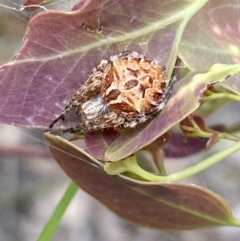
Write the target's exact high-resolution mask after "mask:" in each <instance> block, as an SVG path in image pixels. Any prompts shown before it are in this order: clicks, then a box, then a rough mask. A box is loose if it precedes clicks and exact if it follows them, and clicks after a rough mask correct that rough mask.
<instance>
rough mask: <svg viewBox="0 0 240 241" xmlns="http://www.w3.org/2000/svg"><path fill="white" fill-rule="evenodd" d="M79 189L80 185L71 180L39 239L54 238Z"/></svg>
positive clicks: (38, 240)
mask: <svg viewBox="0 0 240 241" xmlns="http://www.w3.org/2000/svg"><path fill="white" fill-rule="evenodd" d="M77 190H78V186H77V185H76V184H75V183H74V182H71V183H70V184H69V186H68V188H67V190H66V192H65V193H64V195H63V197H62V199H61V200H60V202H59V203H58V205H57V207H56V208H55V210H54V212H53V214H52V216H51V217H50V219H49V220H48V222H47V224H46V225H45V227H44V229H43V231H42V233H41V234H40V236H39V237H38V239H37V241H50V240H52V237H53V235H54V234H55V232H56V230H57V228H58V225H59V223H60V221H61V219H62V217H63V215H64V213H65V211H66V209H67V207H68V205H69V203H70V202H71V200H72V199H73V197H74V195H75V194H76V192H77Z"/></svg>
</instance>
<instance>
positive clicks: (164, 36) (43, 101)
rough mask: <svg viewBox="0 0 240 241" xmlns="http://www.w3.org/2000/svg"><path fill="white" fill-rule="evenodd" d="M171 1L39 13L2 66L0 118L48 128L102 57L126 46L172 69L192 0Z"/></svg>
mask: <svg viewBox="0 0 240 241" xmlns="http://www.w3.org/2000/svg"><path fill="white" fill-rule="evenodd" d="M170 2H171V1H169V0H165V1H161V2H156V1H155V0H144V1H137V0H131V1H127V2H126V1H114V2H113V1H110V0H101V1H97V0H92V1H84V4H83V5H81V8H80V9H79V10H78V11H74V12H60V11H46V12H42V13H39V14H37V15H36V16H34V17H33V18H32V19H31V20H30V22H29V26H28V29H27V32H26V36H25V42H24V44H23V46H22V48H21V49H20V51H19V53H18V54H17V55H16V57H15V59H14V61H12V62H9V63H8V64H6V65H4V66H1V67H0V80H1V85H0V92H1V96H0V121H1V122H3V123H7V124H14V125H21V126H27V127H43V128H47V127H48V126H49V124H50V123H51V121H52V120H53V119H54V118H55V117H56V115H58V114H59V113H60V112H61V111H62V109H63V108H64V107H65V105H66V103H67V102H68V100H69V99H70V97H71V96H72V95H73V93H74V92H75V91H76V90H77V89H79V88H80V87H81V86H82V85H83V83H84V82H85V81H86V80H87V78H88V76H89V75H90V74H91V72H92V69H93V68H94V67H95V66H96V65H97V64H98V62H99V61H100V60H101V59H102V58H103V57H108V56H109V55H114V54H116V53H119V52H121V51H123V50H126V49H130V50H135V51H138V52H140V53H143V54H146V56H147V57H148V58H150V59H155V60H158V61H159V63H160V64H163V65H166V67H167V70H168V75H169V73H170V72H171V70H172V68H173V65H174V59H173V57H174V56H176V48H177V46H175V45H174V41H176V39H175V38H176V33H177V31H178V27H179V25H180V24H181V21H182V20H183V19H184V17H185V16H186V14H187V13H189V12H188V11H187V9H188V7H189V3H187V2H186V1H183V0H181V1H178V2H177V3H175V4H169V3H170ZM197 2H198V1H197ZM190 5H191V4H190ZM192 5H196V6H197V7H198V5H199V3H198V5H197V4H196V3H192ZM200 5H201V4H200ZM196 6H195V9H197V7H196ZM198 8H199V7H198ZM142 9H144V11H141V10H142ZM195 11H196V10H195ZM181 12H182V14H180V13H181ZM140 13H141V14H140ZM173 13H176V18H172V14H173ZM99 28H101V31H100V32H98V30H99ZM181 34H182V32H179V35H181ZM178 37H179V36H178ZM170 57H171V58H170ZM78 121H79V120H78ZM67 123H68V121H66V122H65V123H63V122H62V123H60V124H62V125H64V126H67ZM73 124H74V123H73V120H71V125H73Z"/></svg>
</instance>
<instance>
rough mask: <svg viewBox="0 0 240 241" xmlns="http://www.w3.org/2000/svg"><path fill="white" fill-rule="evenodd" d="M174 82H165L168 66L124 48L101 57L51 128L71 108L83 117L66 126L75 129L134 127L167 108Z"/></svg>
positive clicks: (84, 130) (75, 131) (78, 131)
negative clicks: (74, 123) (119, 51)
mask: <svg viewBox="0 0 240 241" xmlns="http://www.w3.org/2000/svg"><path fill="white" fill-rule="evenodd" d="M172 85H173V82H172V81H170V82H169V83H168V84H167V82H166V79H165V67H163V66H160V65H158V64H157V63H156V62H155V61H150V60H149V59H147V58H146V57H144V56H143V55H141V54H139V53H137V52H133V51H124V52H122V53H120V54H118V55H114V56H111V57H110V58H109V59H102V60H101V62H100V63H99V64H98V66H97V67H96V68H94V69H93V73H92V74H91V75H90V77H89V78H88V79H87V81H86V82H85V84H84V85H83V86H82V87H81V88H80V89H79V90H78V91H77V92H76V93H75V94H74V95H73V96H72V98H71V99H70V101H69V103H68V105H67V106H66V107H65V109H64V111H63V112H62V113H61V115H60V116H58V117H57V118H56V119H55V120H54V121H53V122H52V123H51V125H50V128H52V127H53V125H54V124H55V123H56V122H57V121H59V120H60V119H62V120H63V119H64V117H65V116H66V114H67V113H69V112H70V111H77V113H78V114H79V115H80V117H81V123H80V124H78V125H76V126H74V127H72V128H69V129H67V130H66V131H69V132H72V133H83V132H88V131H94V130H99V129H104V128H110V127H113V128H117V127H120V128H131V127H135V126H136V125H137V124H139V123H143V122H145V121H146V120H148V119H150V118H152V117H153V116H154V115H156V114H157V113H158V112H159V111H160V110H162V109H163V108H164V106H165V105H166V102H167V100H168V98H169V97H170V94H171V90H172Z"/></svg>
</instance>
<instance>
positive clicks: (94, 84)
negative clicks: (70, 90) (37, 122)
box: [49, 71, 102, 129]
mask: <svg viewBox="0 0 240 241" xmlns="http://www.w3.org/2000/svg"><path fill="white" fill-rule="evenodd" d="M101 83H102V72H100V71H97V72H95V73H93V74H92V75H90V76H89V78H88V80H87V81H86V83H85V84H84V85H83V86H82V87H81V88H80V89H79V90H77V92H76V93H75V94H74V95H73V97H72V98H71V99H70V101H69V103H68V104H67V106H66V107H65V109H64V110H63V112H62V113H61V114H60V115H59V116H58V117H57V118H56V119H54V120H53V121H52V123H51V124H50V125H49V128H50V129H51V128H52V127H53V126H54V125H55V124H56V123H57V122H58V121H59V120H64V118H65V116H66V115H67V114H68V113H69V112H71V111H73V110H77V111H78V112H80V111H81V104H82V103H84V102H85V101H87V100H89V99H90V98H91V97H92V96H94V95H95V94H97V93H98V92H99V91H100V87H101Z"/></svg>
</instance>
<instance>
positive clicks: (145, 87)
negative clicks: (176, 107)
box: [101, 51, 167, 118]
mask: <svg viewBox="0 0 240 241" xmlns="http://www.w3.org/2000/svg"><path fill="white" fill-rule="evenodd" d="M110 62H111V64H109V65H108V66H107V68H106V69H105V71H104V74H103V78H102V86H101V95H102V98H103V100H104V102H105V103H106V105H107V106H108V108H109V109H110V110H111V111H114V112H116V113H117V114H119V115H121V116H126V117H129V118H134V117H138V116H139V117H140V116H143V115H149V114H151V113H153V112H155V111H159V110H161V109H162V108H163V107H164V105H162V106H161V103H163V101H164V93H165V91H166V88H167V85H166V81H165V68H164V67H163V66H160V65H158V64H156V63H155V62H152V61H150V60H148V59H146V58H145V57H144V56H142V55H140V54H138V53H136V52H133V51H125V52H123V53H121V54H119V55H115V56H112V57H111V58H110Z"/></svg>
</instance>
